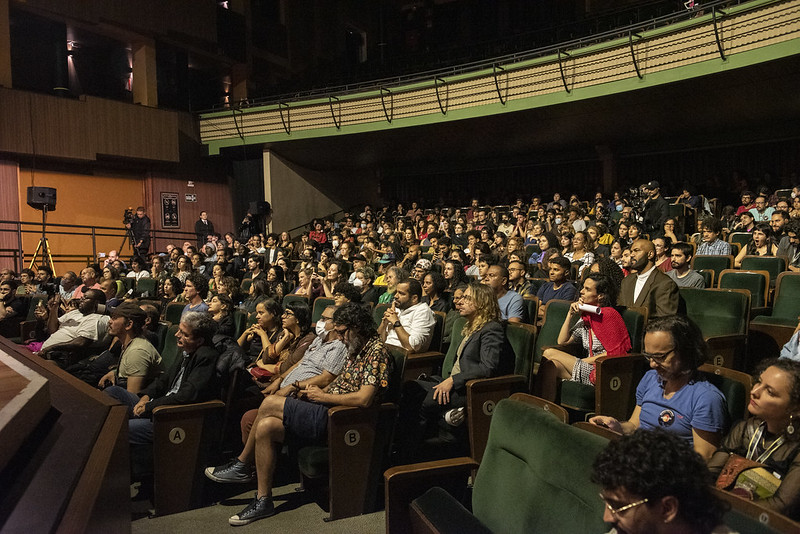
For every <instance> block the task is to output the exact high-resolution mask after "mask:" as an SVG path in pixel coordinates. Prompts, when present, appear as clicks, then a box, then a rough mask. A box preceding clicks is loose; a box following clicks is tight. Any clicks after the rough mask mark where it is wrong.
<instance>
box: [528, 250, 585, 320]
mask: <svg viewBox="0 0 800 534" xmlns="http://www.w3.org/2000/svg"><path fill="white" fill-rule="evenodd" d="M547 266H548V277H549V278H550V281H549V282H545V283H544V284H542V286H541V287H540V288H539V291H537V292H536V296H537V297H539V302H540V303H541V306H540V308H539V309H540V310H542V313H543V312H544V305H545V304H547V303H548V302H550V301H551V300H553V299H558V300H575V296H576V295H577V293H578V290H577V288H576V287H575V285H574V284H573V283H572V282H569V281H567V277H568V276H569V270H570V266H571V263H570V262H569V260H568V259H567V258H564V257H558V258H551V259H550V260H549V261H548V262H547Z"/></svg>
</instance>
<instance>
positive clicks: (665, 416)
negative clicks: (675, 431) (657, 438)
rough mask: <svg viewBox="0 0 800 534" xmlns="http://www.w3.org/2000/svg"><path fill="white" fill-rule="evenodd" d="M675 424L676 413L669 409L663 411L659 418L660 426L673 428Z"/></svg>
mask: <svg viewBox="0 0 800 534" xmlns="http://www.w3.org/2000/svg"><path fill="white" fill-rule="evenodd" d="M674 422H675V412H673V411H672V410H669V409H665V410H663V411H662V412H661V413H660V414H659V416H658V424H659V425H661V426H672V423H674Z"/></svg>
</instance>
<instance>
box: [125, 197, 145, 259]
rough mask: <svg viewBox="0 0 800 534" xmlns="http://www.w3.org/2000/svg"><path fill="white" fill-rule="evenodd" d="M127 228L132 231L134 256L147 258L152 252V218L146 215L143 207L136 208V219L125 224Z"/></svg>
mask: <svg viewBox="0 0 800 534" xmlns="http://www.w3.org/2000/svg"><path fill="white" fill-rule="evenodd" d="M125 228H127V229H129V230H130V231H131V247H132V248H133V255H134V256H141V257H142V258H146V257H147V252H148V251H149V250H150V217H148V216H147V215H145V212H144V207H143V206H139V207H138V208H136V217H133V219H131V221H130V222H128V223H125Z"/></svg>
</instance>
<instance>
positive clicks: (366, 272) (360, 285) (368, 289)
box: [353, 267, 380, 305]
mask: <svg viewBox="0 0 800 534" xmlns="http://www.w3.org/2000/svg"><path fill="white" fill-rule="evenodd" d="M374 280H375V271H374V270H373V269H372V267H360V268H359V269H358V270H356V272H355V279H354V280H353V287H355V288H356V289H358V290H359V291H360V292H361V302H362V303H364V304H368V303H372V304H373V305H375V304H377V303H378V297H379V296H380V295H378V290H377V289H375V287H374V286H373V281H374Z"/></svg>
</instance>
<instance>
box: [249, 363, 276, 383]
mask: <svg viewBox="0 0 800 534" xmlns="http://www.w3.org/2000/svg"><path fill="white" fill-rule="evenodd" d="M248 371H249V372H250V375H251V376H252V377H253V378H255V379H256V380H258V381H259V382H264V381H266V380H267V379H268V378H269V377H271V376H274V375H275V373H273V372H272V371H267V370H266V369H263V368H261V367H258V366H254V367H251V368H250V369H248Z"/></svg>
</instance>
